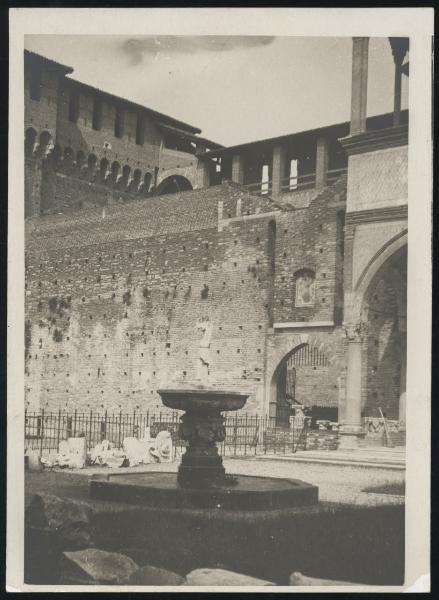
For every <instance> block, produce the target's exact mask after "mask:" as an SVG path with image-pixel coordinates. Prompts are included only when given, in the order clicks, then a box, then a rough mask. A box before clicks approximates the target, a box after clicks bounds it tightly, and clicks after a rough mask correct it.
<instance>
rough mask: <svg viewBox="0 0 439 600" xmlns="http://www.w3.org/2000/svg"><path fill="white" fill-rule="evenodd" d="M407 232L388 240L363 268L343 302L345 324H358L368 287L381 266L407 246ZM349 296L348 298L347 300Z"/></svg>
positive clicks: (405, 230)
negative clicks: (345, 300)
mask: <svg viewBox="0 0 439 600" xmlns="http://www.w3.org/2000/svg"><path fill="white" fill-rule="evenodd" d="M407 238H408V232H407V229H404V230H403V231H401V232H400V233H398V234H397V235H395V236H394V237H392V238H391V239H389V240H388V241H387V242H386V243H385V244H384V245H383V246H381V248H380V249H379V250H378V251H377V252H375V254H374V255H373V256H372V258H371V259H370V260H369V262H368V263H367V265H366V266H365V267H364V269H363V271H362V272H361V275H360V276H359V278H358V281H357V283H356V285H355V288H354V290H353V291H352V292H351V293H350V294H346V295H347V296H348V298H347V302H345V305H346V307H345V311H346V312H345V322H346V323H349V324H356V323H360V321H361V317H362V311H363V307H364V301H365V297H366V294H367V291H368V289H369V286H370V284H371V282H372V281H373V279H374V278H375V276H376V275H377V273H378V272H379V271H380V269H381V268H382V266H383V265H384V264H385V263H386V262H387V261H388V260H389V259H390V258H392V256H394V255H395V253H396V252H398V250H400V249H401V248H403V247H404V246H406V245H407ZM349 296H350V298H349Z"/></svg>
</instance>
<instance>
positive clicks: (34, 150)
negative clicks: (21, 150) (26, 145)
mask: <svg viewBox="0 0 439 600" xmlns="http://www.w3.org/2000/svg"><path fill="white" fill-rule="evenodd" d="M39 151H40V142H35V144H34V146H33V148H32V156H33V157H36V156H37V155H38V153H39Z"/></svg>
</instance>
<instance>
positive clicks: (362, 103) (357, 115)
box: [351, 37, 369, 135]
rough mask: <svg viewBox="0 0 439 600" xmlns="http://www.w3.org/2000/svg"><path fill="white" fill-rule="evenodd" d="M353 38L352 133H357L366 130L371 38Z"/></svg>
mask: <svg viewBox="0 0 439 600" xmlns="http://www.w3.org/2000/svg"><path fill="white" fill-rule="evenodd" d="M352 40H353V48H352V94H351V135H356V134H358V133H364V132H365V131H366V105H367V71H368V53H369V38H368V37H354V38H352Z"/></svg>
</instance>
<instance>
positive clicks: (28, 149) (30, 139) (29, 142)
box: [24, 127, 37, 156]
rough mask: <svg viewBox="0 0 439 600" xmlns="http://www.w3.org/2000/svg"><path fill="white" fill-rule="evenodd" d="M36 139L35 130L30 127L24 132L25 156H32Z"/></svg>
mask: <svg viewBox="0 0 439 600" xmlns="http://www.w3.org/2000/svg"><path fill="white" fill-rule="evenodd" d="M36 138H37V132H36V131H35V129H33V128H32V127H30V128H29V129H27V130H26V134H25V137H24V152H25V155H26V156H30V155H31V154H32V151H33V148H34V144H35V140H36Z"/></svg>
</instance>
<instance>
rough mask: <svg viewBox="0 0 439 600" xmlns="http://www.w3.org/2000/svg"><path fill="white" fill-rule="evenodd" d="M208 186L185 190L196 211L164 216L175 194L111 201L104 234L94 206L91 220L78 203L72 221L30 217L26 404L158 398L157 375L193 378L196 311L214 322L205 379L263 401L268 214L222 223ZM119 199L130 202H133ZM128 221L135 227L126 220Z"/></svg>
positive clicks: (170, 379)
mask: <svg viewBox="0 0 439 600" xmlns="http://www.w3.org/2000/svg"><path fill="white" fill-rule="evenodd" d="M211 190H212V192H213V193H212V192H211V193H210V198H206V197H203V195H202V194H201V193H198V203H199V204H200V202H202V204H203V207H201V206H200V207H199V208H200V210H199V211H196V210H193V209H194V206H193V203H194V201H192V212H189V211H187V212H186V213H185V211H184V210H183V211H181V212H180V214H179V215H177V216H176V217H177V218H176V219H174V221H172V219H171V220H168V222H167V223H166V222H165V219H166V213H167V210H168V211H169V212H170V213H171V212H172V211H175V207H176V200H177V198H175V197H174V196H178V195H173V196H167V197H166V196H163V197H161V198H154V199H151V200H154V201H155V203H156V204H155V205H149V206H145V204H144V203H143V204H142V203H140V202H137V203H132V205H131V207H132V208H133V210H134V212H135V209H136V208H137V211H138V212H137V214H134V215H129V214H128V217H127V218H124V217H123V215H122V214H121V213H120V212H119V214H117V216H116V217H113V218H112V214H111V213H110V214H109V218H108V221H107V223H105V221H104V223H105V225H107V229H105V227H104V228H103V231H101V235H93V231H94V230H95V229H99V227H96V224H97V223H98V221H97V220H96V219H98V216H97V215H95V216H94V217H93V218H94V219H95V220H94V221H93V218H92V217H91V215H90V220H91V224H90V225H89V227H88V228H87V227H86V226H85V224H84V219H85V216H84V214H80V213H78V219H77V220H76V222H74V221H73V222H72V221H71V220H70V221H67V220H66V219H65V218H64V217H61V216H53V217H46V218H45V219H40V220H38V222H34V223H29V225H28V245H27V249H28V256H27V264H26V274H27V290H26V293H27V319H28V320H29V321H30V323H29V324H28V329H27V349H26V356H27V361H26V371H27V376H26V391H27V402H28V406H29V408H36V407H38V406H41V407H44V408H46V409H48V410H57V409H58V408H65V409H69V408H70V409H71V408H77V409H79V410H80V409H88V408H89V407H93V408H96V409H98V408H104V407H105V408H107V409H108V410H113V409H114V410H116V409H119V408H120V407H123V409H127V410H128V409H133V408H136V407H139V408H140V409H144V408H147V407H151V406H154V405H160V400H159V396H158V395H157V389H158V388H159V387H160V386H167V385H171V384H172V383H175V384H177V383H178V385H184V384H190V383H191V382H192V383H193V382H194V380H195V378H196V370H195V365H196V362H197V360H198V350H199V346H198V345H199V340H200V337H201V334H200V332H199V331H197V329H196V324H197V321H198V319H200V318H203V317H204V318H209V319H210V321H211V323H212V326H213V334H212V342H211V356H212V367H211V378H212V383H213V384H218V385H220V384H221V385H227V387H231V388H232V389H244V390H248V391H249V392H251V393H252V399H251V400H250V401H249V403H248V406H247V408H248V410H256V409H257V408H259V407H257V406H256V405H255V402H256V400H255V398H256V394H255V390H256V389H257V388H258V387H260V386H261V385H262V372H263V361H264V339H265V331H266V327H267V308H266V297H267V293H268V290H267V281H269V279H268V278H267V276H266V273H267V268H268V267H267V257H266V246H265V244H264V243H263V240H264V236H265V235H266V230H267V223H266V220H264V219H263V218H261V219H259V220H257V221H254V222H252V223H250V224H245V225H244V226H241V227H239V228H238V227H236V226H235V227H230V228H227V229H226V230H224V231H223V232H218V231H217V228H216V217H217V195H218V193H219V188H211ZM223 193H224V191H223ZM232 193H240V194H241V193H242V192H240V191H239V190H234V192H232ZM192 195H193V194H192ZM185 196H186V197H187V196H189V194H182V195H181V196H179V197H178V201H180V202H182V200H184V197H185ZM205 196H208V194H205ZM159 204H160V207H159ZM167 204H169V205H170V206H168V207H167V206H166V205H167ZM188 204H189V205H191V203H190V202H188ZM135 205H141V206H135ZM209 205H210V209H211V210H210V212H209V211H208V210H206V208H207V207H208V206H209ZM182 206H184V205H182ZM116 208H117V210H119V211H120V208H121V207H115V210H116ZM123 208H125V209H126V212H127V213H129V212H130V210H129V209H130V207H129V206H128V205H127V206H126V207H123ZM159 208H160V210H159ZM203 209H204V211H203ZM139 211H141V212H142V211H143V216H144V217H149V222H148V221H146V220H145V226H144V227H143V237H140V236H139V237H137V236H138V235H139V230H140V229H142V223H141V222H139V220H138V219H139V216H140V215H139ZM88 212H92V211H88ZM209 215H210V222H209ZM71 218H72V217H71ZM35 221H37V220H35ZM132 221H136V223H137V225H138V227H139V230H138V231H137V232H136V231H133V230H132V229H131V228H130V223H131V222H132ZM173 225H174V226H173ZM206 225H207V226H206ZM165 226H167V232H165ZM191 229H192V231H191ZM161 231H162V232H164V233H163V234H162V235H160V232H161ZM75 232H76V235H77V236H78V237H75ZM157 232H159V233H158V235H154V233H157ZM125 236H126V237H127V238H128V239H122V238H123V237H125ZM256 238H259V240H260V241H259V242H257V241H256ZM86 240H88V244H87V243H86ZM77 242H79V243H77ZM256 261H258V263H257V265H258V266H257V270H256V273H257V276H255V275H254V271H253V269H252V267H254V266H255V265H256ZM202 292H203V293H202ZM203 296H204V297H203Z"/></svg>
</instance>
